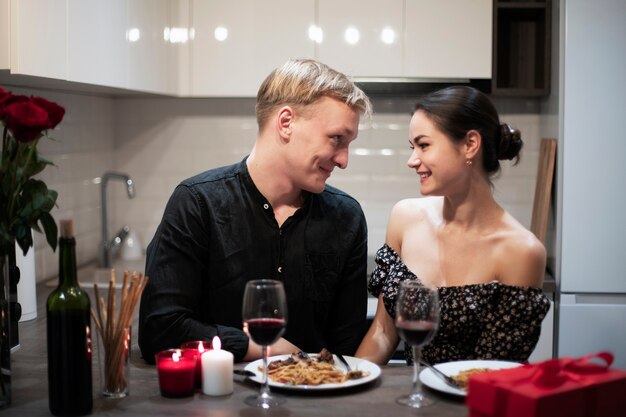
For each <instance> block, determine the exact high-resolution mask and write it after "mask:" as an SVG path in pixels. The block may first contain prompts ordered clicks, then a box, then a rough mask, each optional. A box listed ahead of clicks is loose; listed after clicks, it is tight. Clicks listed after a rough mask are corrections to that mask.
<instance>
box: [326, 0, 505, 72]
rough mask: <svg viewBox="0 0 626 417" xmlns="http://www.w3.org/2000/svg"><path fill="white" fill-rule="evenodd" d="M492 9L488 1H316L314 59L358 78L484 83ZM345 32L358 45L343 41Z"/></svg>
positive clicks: (488, 63) (487, 63) (490, 46)
mask: <svg viewBox="0 0 626 417" xmlns="http://www.w3.org/2000/svg"><path fill="white" fill-rule="evenodd" d="M492 8H493V3H492V0H474V1H472V2H467V1H464V0H438V1H432V0H391V1H386V2H381V1H378V0H360V1H359V0H348V1H342V2H336V1H334V0H318V25H319V27H320V28H321V29H322V31H323V34H324V40H323V42H321V43H319V45H318V46H317V57H318V58H319V59H320V60H321V61H322V62H325V63H327V64H329V65H330V66H332V67H335V68H337V69H338V70H340V71H343V72H346V73H347V74H350V75H351V76H354V77H357V78H370V77H371V78H374V79H375V78H433V79H442V78H447V79H451V78H462V79H469V78H485V79H488V78H491V51H492ZM350 30H352V31H354V30H358V33H359V35H360V38H359V39H358V42H354V43H350V42H349V40H348V39H346V37H347V35H348V34H349V32H348V31H350ZM392 33H393V34H394V36H392Z"/></svg>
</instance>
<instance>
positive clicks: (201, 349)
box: [198, 342, 204, 353]
mask: <svg viewBox="0 0 626 417" xmlns="http://www.w3.org/2000/svg"><path fill="white" fill-rule="evenodd" d="M198 352H200V353H202V352H204V344H203V343H202V342H200V343H198Z"/></svg>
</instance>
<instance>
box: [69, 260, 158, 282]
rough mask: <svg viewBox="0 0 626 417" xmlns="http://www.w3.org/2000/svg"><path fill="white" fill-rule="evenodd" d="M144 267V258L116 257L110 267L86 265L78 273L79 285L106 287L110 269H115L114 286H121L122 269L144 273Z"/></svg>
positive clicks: (109, 277)
mask: <svg viewBox="0 0 626 417" xmlns="http://www.w3.org/2000/svg"><path fill="white" fill-rule="evenodd" d="M145 268H146V258H145V257H141V258H139V259H133V260H127V259H117V260H114V261H113V265H112V266H111V268H100V267H96V266H93V265H91V266H88V267H85V268H82V269H81V270H80V271H79V273H78V282H79V284H80V285H81V287H86V288H93V285H94V284H97V285H98V287H108V285H109V280H110V279H111V269H115V287H116V288H121V287H122V281H123V279H124V271H128V272H129V273H131V274H132V273H133V272H137V273H140V272H141V273H144V272H145Z"/></svg>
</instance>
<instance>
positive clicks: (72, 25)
mask: <svg viewBox="0 0 626 417" xmlns="http://www.w3.org/2000/svg"><path fill="white" fill-rule="evenodd" d="M67 6H68V13H67V19H68V24H67V66H68V70H67V79H68V80H71V81H76V82H81V83H87V84H94V85H103V86H108V87H117V88H127V87H129V79H128V66H129V48H128V42H127V40H126V36H127V35H126V32H127V28H128V0H108V1H106V2H102V1H100V0H68V1H67Z"/></svg>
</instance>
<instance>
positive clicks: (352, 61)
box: [317, 0, 404, 77]
mask: <svg viewBox="0 0 626 417" xmlns="http://www.w3.org/2000/svg"><path fill="white" fill-rule="evenodd" d="M403 7H404V0H387V1H380V0H342V1H336V0H318V21H317V23H318V26H319V27H320V28H321V30H322V33H323V40H322V42H320V43H319V44H318V46H317V57H318V59H319V60H320V61H322V62H324V63H325V64H327V65H330V66H331V67H333V68H335V69H336V70H338V71H342V72H344V73H346V74H348V75H351V76H353V77H399V76H402V50H403V44H404V43H403V38H404V36H403V17H402V16H403Z"/></svg>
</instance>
